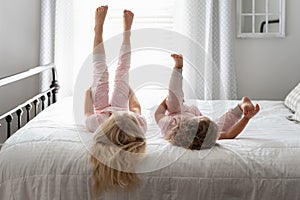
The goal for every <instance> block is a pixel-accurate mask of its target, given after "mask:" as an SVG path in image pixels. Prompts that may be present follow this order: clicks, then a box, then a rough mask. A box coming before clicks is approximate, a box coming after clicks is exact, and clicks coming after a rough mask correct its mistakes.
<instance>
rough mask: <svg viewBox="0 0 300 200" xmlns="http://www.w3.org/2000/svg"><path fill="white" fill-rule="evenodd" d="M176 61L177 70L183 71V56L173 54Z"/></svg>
mask: <svg viewBox="0 0 300 200" xmlns="http://www.w3.org/2000/svg"><path fill="white" fill-rule="evenodd" d="M171 56H172V58H173V59H174V61H175V68H178V69H181V68H182V67H183V57H182V55H181V54H171Z"/></svg>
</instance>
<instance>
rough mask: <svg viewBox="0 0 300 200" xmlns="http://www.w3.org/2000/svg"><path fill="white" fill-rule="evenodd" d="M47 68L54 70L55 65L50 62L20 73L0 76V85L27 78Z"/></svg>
mask: <svg viewBox="0 0 300 200" xmlns="http://www.w3.org/2000/svg"><path fill="white" fill-rule="evenodd" d="M49 69H52V70H55V65H54V64H53V63H51V64H49V65H45V66H38V67H35V68H32V69H29V70H27V71H25V72H21V73H18V74H14V75H11V76H7V77H4V78H1V79H0V87H2V86H4V85H7V84H10V83H13V82H16V81H19V80H22V79H24V78H27V77H30V76H33V75H35V74H39V73H41V72H43V71H46V70H49ZM54 72H55V71H54ZM52 74H54V75H52V76H53V78H55V73H53V71H52ZM53 80H55V79H53Z"/></svg>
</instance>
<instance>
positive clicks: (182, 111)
mask: <svg viewBox="0 0 300 200" xmlns="http://www.w3.org/2000/svg"><path fill="white" fill-rule="evenodd" d="M182 79H183V77H182V69H177V68H174V69H173V72H172V74H171V78H170V82H169V91H168V97H167V101H166V104H167V111H168V115H169V116H176V117H175V118H176V120H175V121H176V123H179V121H180V120H178V119H180V117H178V115H186V116H187V115H188V116H202V114H201V112H200V111H199V109H198V108H197V107H196V106H187V105H185V104H184V93H183V90H182ZM242 114H243V113H242V111H241V110H240V108H239V107H238V106H236V107H235V108H233V109H229V110H228V111H227V112H226V113H225V114H224V115H222V116H221V117H219V118H218V119H216V120H215V122H216V123H217V124H218V126H219V131H220V132H221V131H227V130H228V129H229V128H231V127H232V126H233V125H234V124H235V123H237V122H238V121H239V120H240V118H241V117H242ZM182 118H183V119H184V118H185V117H182ZM165 122H170V123H172V126H174V120H166V121H165ZM172 126H170V124H169V125H167V124H164V127H169V128H171V127H172Z"/></svg>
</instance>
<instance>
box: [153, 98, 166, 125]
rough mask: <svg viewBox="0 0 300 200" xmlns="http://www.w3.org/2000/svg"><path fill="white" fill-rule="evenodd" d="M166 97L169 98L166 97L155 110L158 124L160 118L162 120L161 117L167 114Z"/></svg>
mask: <svg viewBox="0 0 300 200" xmlns="http://www.w3.org/2000/svg"><path fill="white" fill-rule="evenodd" d="M166 99H167V98H165V99H164V100H163V101H162V102H161V104H160V105H159V106H158V107H157V109H156V111H155V114H154V117H155V121H156V123H157V124H158V122H159V120H160V119H161V118H163V117H164V116H166V115H165V113H166V111H167V104H166Z"/></svg>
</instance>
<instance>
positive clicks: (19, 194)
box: [0, 98, 300, 200]
mask: <svg viewBox="0 0 300 200" xmlns="http://www.w3.org/2000/svg"><path fill="white" fill-rule="evenodd" d="M72 102H73V101H72V98H66V99H63V100H61V101H59V102H58V103H56V104H54V105H52V106H50V107H48V108H47V109H46V110H45V111H43V112H42V113H40V114H39V115H38V116H37V117H36V118H34V119H33V120H32V121H30V122H29V123H28V124H27V125H26V126H24V127H23V128H22V129H20V130H19V131H18V132H16V133H15V134H14V135H12V136H11V137H10V138H9V139H8V140H7V141H6V142H5V143H4V145H3V147H2V149H1V151H0V199H5V200H9V199H22V200H26V199H30V200H31V199H64V200H68V199H86V200H88V199H92V182H93V181H92V171H91V169H92V166H91V163H90V162H89V157H88V149H89V146H90V145H91V141H92V133H89V132H88V131H87V130H86V128H85V127H84V125H83V124H82V123H80V122H79V121H78V120H76V117H74V109H73V105H72ZM186 103H187V104H196V105H197V106H198V107H199V109H200V110H201V112H202V113H203V114H204V115H207V116H209V117H211V118H215V117H217V116H219V115H221V114H222V113H224V112H225V111H226V110H227V109H229V108H231V107H233V106H235V105H236V104H237V101H200V100H188V101H186ZM255 103H259V104H260V106H261V111H260V112H259V114H258V115H257V116H255V117H254V118H253V119H252V120H251V121H250V123H249V124H248V125H247V127H246V128H245V129H244V131H243V132H242V133H241V134H240V135H239V136H238V137H237V138H236V139H232V140H219V141H217V144H216V146H215V147H214V148H212V149H206V150H200V151H191V150H186V149H183V148H180V147H175V146H172V145H171V144H169V143H168V142H167V141H165V140H164V139H163V138H162V137H161V135H160V130H159V128H158V127H157V125H156V124H155V120H154V117H153V112H154V110H155V107H154V106H146V107H145V108H144V109H143V114H144V115H145V116H146V118H147V121H148V130H147V134H146V139H147V155H146V156H145V158H144V159H143V160H142V161H141V162H139V163H138V166H137V169H136V172H137V173H139V174H140V178H141V183H140V184H139V186H138V187H136V188H135V189H133V190H131V191H129V192H128V191H124V190H122V189H121V188H116V189H115V190H114V191H111V192H106V193H101V195H100V196H99V198H98V199H166V200H175V199H217V200H218V199H220V200H221V199H222V200H224V199H272V200H274V199H300V190H299V188H300V156H299V155H300V125H299V124H296V123H294V122H291V121H288V120H287V119H286V117H287V116H288V115H290V111H289V110H288V109H287V108H286V107H285V106H284V104H283V102H282V101H255Z"/></svg>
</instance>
